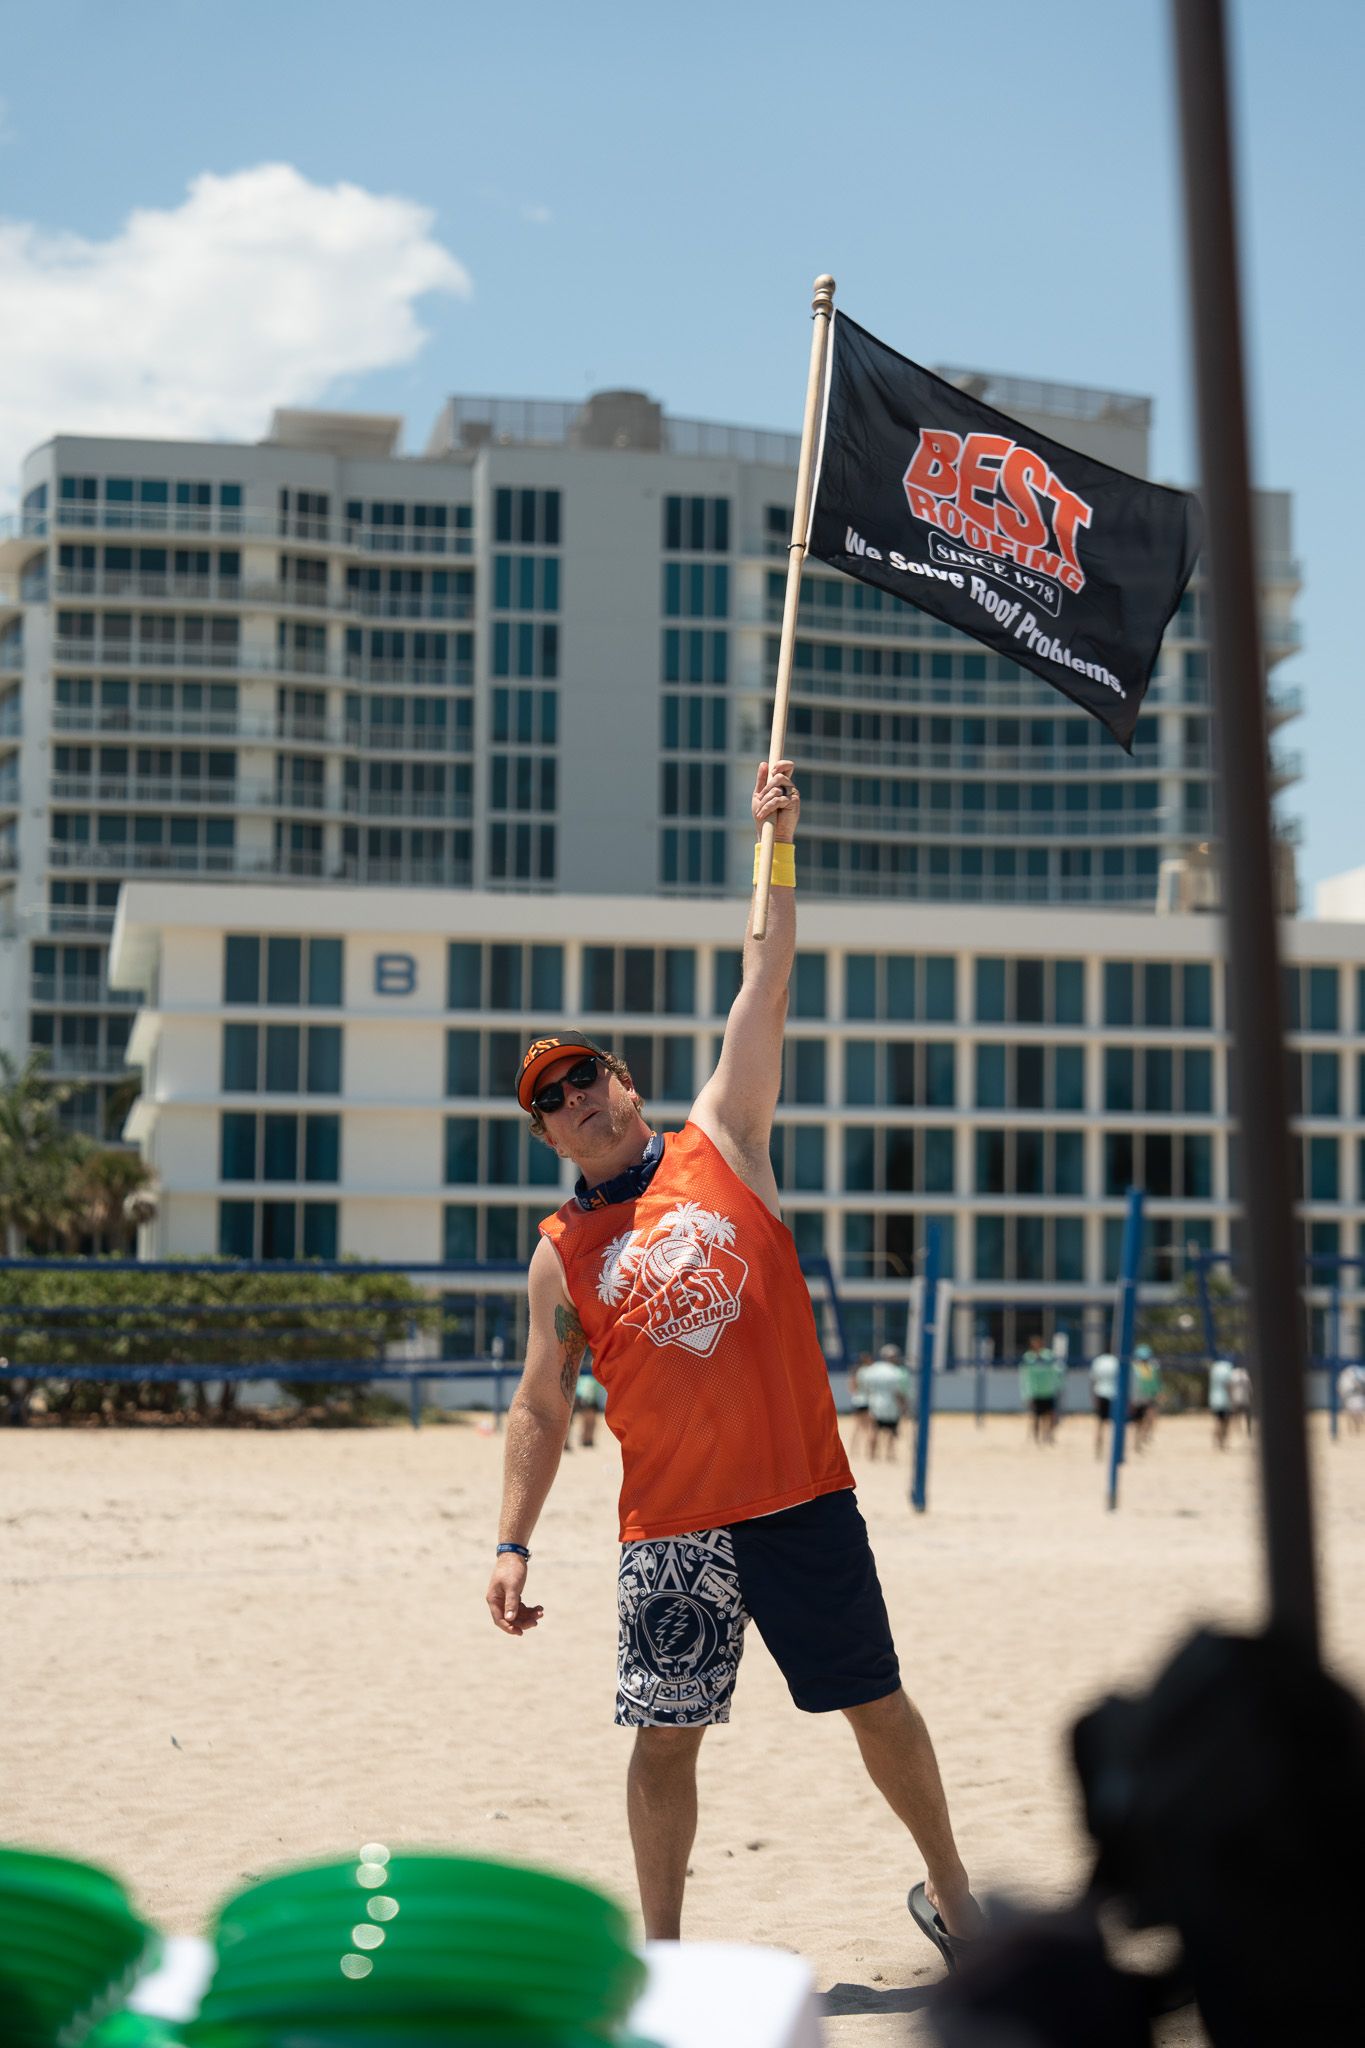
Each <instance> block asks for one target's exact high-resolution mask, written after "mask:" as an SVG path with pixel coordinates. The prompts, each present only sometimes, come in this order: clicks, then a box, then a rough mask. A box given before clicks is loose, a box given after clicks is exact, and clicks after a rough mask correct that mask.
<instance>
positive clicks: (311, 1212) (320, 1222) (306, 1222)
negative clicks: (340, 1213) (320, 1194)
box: [303, 1202, 337, 1259]
mask: <svg viewBox="0 0 1365 2048" xmlns="http://www.w3.org/2000/svg"><path fill="white" fill-rule="evenodd" d="M303 1256H304V1257H305V1259H334V1258H335V1257H336V1256H337V1205H336V1203H335V1202H305V1203H304V1205H303Z"/></svg>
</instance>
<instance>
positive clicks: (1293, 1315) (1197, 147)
mask: <svg viewBox="0 0 1365 2048" xmlns="http://www.w3.org/2000/svg"><path fill="white" fill-rule="evenodd" d="M1171 15H1172V21H1173V24H1174V30H1175V46H1176V64H1177V71H1178V77H1179V90H1180V129H1181V147H1182V154H1183V158H1184V170H1185V217H1186V236H1185V240H1186V260H1187V264H1188V271H1189V292H1190V316H1191V322H1192V327H1193V343H1194V360H1195V384H1196V391H1197V394H1198V401H1199V447H1200V473H1201V492H1202V497H1203V502H1204V513H1205V525H1206V529H1207V539H1206V552H1207V555H1208V563H1209V586H1210V591H1211V596H1212V608H1213V635H1212V644H1213V661H1212V668H1213V690H1214V723H1215V727H1216V730H1217V735H1218V769H1219V779H1220V782H1221V784H1222V789H1221V795H1222V802H1223V824H1224V832H1223V862H1222V872H1223V901H1224V909H1225V913H1226V917H1227V933H1228V992H1229V1000H1230V1003H1231V1009H1232V1025H1233V1030H1234V1033H1235V1042H1236V1046H1237V1054H1238V1066H1239V1069H1240V1076H1241V1079H1240V1087H1239V1094H1240V1098H1241V1100H1240V1102H1239V1103H1237V1104H1233V1105H1232V1108H1233V1110H1234V1113H1236V1114H1237V1115H1239V1117H1240V1120H1241V1128H1242V1147H1241V1149H1242V1157H1243V1159H1244V1160H1245V1162H1246V1165H1245V1177H1246V1188H1245V1191H1244V1200H1245V1204H1246V1223H1247V1249H1248V1254H1249V1258H1248V1277H1249V1281H1250V1290H1251V1311H1252V1320H1251V1338H1252V1349H1253V1353H1254V1357H1255V1361H1256V1385H1257V1388H1258V1390H1259V1406H1260V1423H1261V1426H1260V1432H1259V1434H1260V1458H1261V1488H1262V1512H1263V1518H1264V1523H1265V1541H1266V1560H1267V1566H1268V1573H1269V1582H1270V1584H1269V1590H1270V1611H1271V1620H1272V1623H1273V1624H1274V1626H1275V1627H1277V1628H1279V1629H1283V1630H1284V1631H1285V1632H1286V1633H1287V1634H1292V1635H1294V1636H1295V1637H1296V1638H1297V1639H1298V1641H1299V1642H1300V1643H1301V1644H1302V1645H1303V1646H1304V1647H1305V1648H1307V1649H1308V1650H1309V1651H1310V1653H1312V1654H1313V1655H1316V1654H1317V1597H1316V1588H1315V1583H1314V1561H1313V1508H1312V1499H1311V1495H1310V1491H1309V1481H1308V1447H1307V1430H1306V1424H1305V1417H1304V1403H1305V1394H1306V1386H1307V1382H1306V1358H1305V1350H1304V1332H1303V1318H1302V1315H1301V1312H1300V1308H1299V1287H1298V1259H1297V1256H1296V1253H1295V1239H1294V1232H1295V1220H1294V1183H1293V1176H1292V1172H1291V1155H1290V1135H1289V1117H1288V1098H1287V1091H1286V1085H1285V1052H1284V1032H1283V1026H1282V1003H1283V997H1282V994H1281V987H1280V954H1279V934H1278V931H1277V929H1276V923H1275V909H1276V906H1275V878H1274V867H1273V861H1272V849H1271V824H1270V782H1269V776H1268V773H1267V760H1266V715H1265V689H1264V675H1265V671H1264V668H1263V665H1262V656H1261V630H1260V617H1259V598H1258V593H1257V585H1256V554H1255V543H1254V539H1253V533H1252V509H1251V482H1250V473H1249V465H1248V460H1247V432H1246V400H1245V392H1244V386H1243V369H1242V332H1241V313H1240V297H1239V290H1238V266H1237V235H1236V221H1235V218H1234V208H1233V187H1232V138H1231V132H1230V124H1229V117H1228V92H1227V49H1226V38H1225V35H1224V23H1223V6H1222V0H1171Z"/></svg>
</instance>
